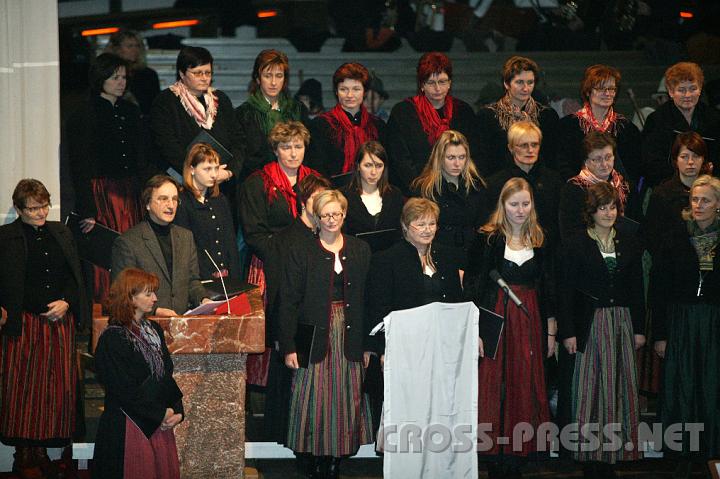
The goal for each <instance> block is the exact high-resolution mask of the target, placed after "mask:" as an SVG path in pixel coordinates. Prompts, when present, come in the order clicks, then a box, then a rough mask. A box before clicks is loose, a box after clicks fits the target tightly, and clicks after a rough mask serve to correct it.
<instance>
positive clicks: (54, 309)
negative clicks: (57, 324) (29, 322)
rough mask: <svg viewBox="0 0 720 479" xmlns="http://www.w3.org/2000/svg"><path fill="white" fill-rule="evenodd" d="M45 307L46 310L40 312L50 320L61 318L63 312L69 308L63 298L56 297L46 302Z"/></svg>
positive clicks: (63, 314)
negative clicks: (56, 298)
mask: <svg viewBox="0 0 720 479" xmlns="http://www.w3.org/2000/svg"><path fill="white" fill-rule="evenodd" d="M47 307H48V310H47V311H46V312H44V313H42V316H45V317H46V318H47V319H49V320H50V321H57V320H58V319H62V318H63V316H65V313H67V310H68V309H70V305H69V304H68V303H67V301H65V300H63V299H58V300H56V301H53V302H52V303H48V305H47Z"/></svg>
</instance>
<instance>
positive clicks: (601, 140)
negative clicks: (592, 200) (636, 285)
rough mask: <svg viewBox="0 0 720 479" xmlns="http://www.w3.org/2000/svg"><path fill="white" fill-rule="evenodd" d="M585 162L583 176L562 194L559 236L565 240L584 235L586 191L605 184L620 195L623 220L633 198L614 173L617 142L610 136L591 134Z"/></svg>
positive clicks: (619, 213) (622, 179) (575, 178)
mask: <svg viewBox="0 0 720 479" xmlns="http://www.w3.org/2000/svg"><path fill="white" fill-rule="evenodd" d="M583 148H584V149H585V162H584V163H583V167H582V170H580V173H578V174H577V175H575V176H573V177H572V178H570V179H569V180H568V181H567V183H565V185H564V186H563V187H562V191H561V192H560V211H559V214H558V218H559V221H560V236H561V239H562V240H565V239H567V238H570V237H571V236H572V235H573V234H574V233H576V232H578V231H583V230H584V229H585V224H584V221H583V214H582V211H583V207H584V206H583V205H584V204H585V198H586V195H587V189H588V188H589V187H590V186H591V185H594V184H596V183H600V182H602V181H606V182H608V183H610V184H611V185H612V187H613V188H615V190H616V191H617V193H618V216H623V215H624V213H625V211H626V210H627V207H628V202H629V199H631V198H630V195H631V190H630V186H629V184H628V182H627V181H625V178H624V177H623V176H622V175H621V174H620V173H618V171H617V170H616V169H615V151H616V150H615V148H616V146H615V140H614V139H613V137H612V136H611V135H610V134H609V133H599V132H596V131H591V132H590V133H588V135H587V136H586V137H585V139H584V140H583Z"/></svg>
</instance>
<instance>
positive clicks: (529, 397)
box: [465, 178, 557, 478]
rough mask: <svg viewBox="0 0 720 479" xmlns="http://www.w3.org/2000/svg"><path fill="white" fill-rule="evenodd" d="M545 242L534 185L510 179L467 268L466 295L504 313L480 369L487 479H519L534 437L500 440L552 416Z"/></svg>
mask: <svg viewBox="0 0 720 479" xmlns="http://www.w3.org/2000/svg"><path fill="white" fill-rule="evenodd" d="M544 244H545V235H544V233H543V230H542V228H540V226H539V224H538V220H537V213H536V212H535V205H534V203H533V194H532V188H531V187H530V184H529V183H528V182H527V181H525V180H524V179H522V178H511V179H510V180H508V181H507V183H505V186H504V187H503V189H502V191H501V192H500V198H499V199H498V203H497V207H496V209H495V211H494V212H493V213H492V215H491V216H490V220H489V221H488V223H487V224H485V225H484V226H483V227H482V228H481V229H480V234H479V235H478V236H477V237H476V239H475V242H474V243H473V245H472V246H471V248H470V254H469V257H468V267H467V270H466V272H465V292H466V294H467V295H468V297H469V298H472V299H473V301H475V303H476V304H477V305H479V306H482V307H484V308H486V309H489V310H491V311H495V312H496V313H497V314H499V315H502V316H504V317H505V318H506V321H505V327H504V330H503V332H502V337H501V339H500V344H499V346H498V351H497V354H496V358H495V359H490V358H485V359H483V360H482V361H481V362H480V367H479V384H480V394H479V399H478V412H479V415H478V422H479V424H480V426H481V427H482V428H484V429H485V430H486V431H487V432H486V440H485V441H481V442H480V444H479V445H478V447H479V449H480V451H481V454H483V455H487V456H488V460H489V461H490V464H489V466H488V472H489V477H491V478H495V477H520V465H521V464H522V462H521V460H522V458H526V457H528V456H530V455H534V454H536V453H537V452H536V451H537V449H536V442H535V441H529V442H525V443H523V444H511V445H509V446H507V447H504V446H502V445H500V444H498V441H497V439H498V437H501V436H505V437H512V436H513V429H514V428H515V426H517V425H518V424H520V423H528V424H530V425H531V427H532V428H533V429H534V430H536V431H537V428H538V426H539V425H540V424H542V423H544V422H547V421H549V420H550V411H549V408H548V400H547V393H546V389H545V372H544V367H543V358H544V356H545V355H544V354H543V353H547V356H548V357H549V356H551V355H552V354H554V352H555V336H556V334H557V322H556V321H555V318H554V309H555V304H554V303H555V295H554V282H553V278H552V274H553V266H552V257H551V254H550V253H549V252H548V251H547V250H546V249H545V248H544ZM496 274H499V276H500V277H501V278H502V279H504V281H505V282H506V283H507V284H508V285H509V286H510V289H511V290H512V292H513V293H514V294H515V295H516V296H517V297H518V298H519V299H520V300H521V301H522V308H520V307H518V306H517V305H516V304H515V303H514V302H513V301H510V302H508V298H507V296H508V293H507V291H503V290H502V289H500V288H499V287H498V284H497V283H496V281H495V280H494V279H492V277H491V276H494V275H496ZM505 305H507V307H505ZM488 429H490V430H489V431H488Z"/></svg>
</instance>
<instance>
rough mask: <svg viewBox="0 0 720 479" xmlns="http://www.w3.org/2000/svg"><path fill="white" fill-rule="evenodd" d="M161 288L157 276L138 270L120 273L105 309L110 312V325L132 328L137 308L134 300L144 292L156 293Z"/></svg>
mask: <svg viewBox="0 0 720 479" xmlns="http://www.w3.org/2000/svg"><path fill="white" fill-rule="evenodd" d="M159 286H160V280H159V279H158V277H157V275H155V274H153V273H148V272H147V271H143V270H141V269H137V268H126V269H124V270H122V271H120V274H118V275H117V278H115V281H113V284H112V285H111V286H110V291H109V292H108V296H107V299H106V300H105V309H106V310H107V312H108V316H109V319H108V323H109V324H115V325H119V326H126V327H128V326H130V325H131V324H132V322H133V321H134V320H135V306H133V304H132V298H133V296H135V295H136V294H139V293H142V292H143V291H152V292H156V291H157V290H158V287H159Z"/></svg>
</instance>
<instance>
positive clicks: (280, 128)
mask: <svg viewBox="0 0 720 479" xmlns="http://www.w3.org/2000/svg"><path fill="white" fill-rule="evenodd" d="M298 137H299V138H302V141H303V143H305V146H308V144H309V143H310V132H309V131H308V129H307V128H306V127H305V125H303V124H302V123H300V122H299V121H295V120H291V121H286V122H282V121H281V122H278V123H275V126H273V127H272V130H270V133H269V134H268V141H269V142H270V147H271V148H272V150H273V151H275V150H277V147H278V145H279V144H280V143H287V142H288V141H292V140H293V139H294V138H298Z"/></svg>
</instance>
